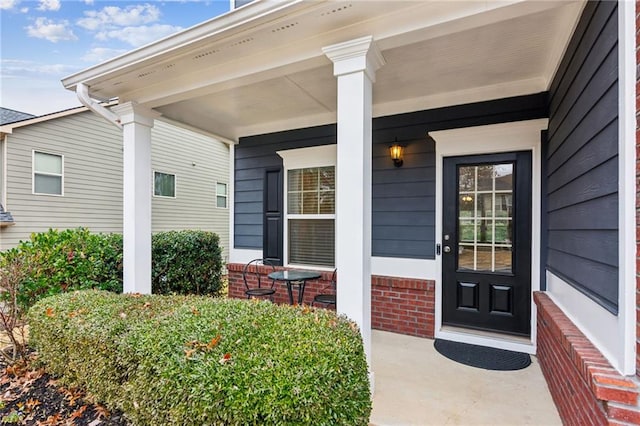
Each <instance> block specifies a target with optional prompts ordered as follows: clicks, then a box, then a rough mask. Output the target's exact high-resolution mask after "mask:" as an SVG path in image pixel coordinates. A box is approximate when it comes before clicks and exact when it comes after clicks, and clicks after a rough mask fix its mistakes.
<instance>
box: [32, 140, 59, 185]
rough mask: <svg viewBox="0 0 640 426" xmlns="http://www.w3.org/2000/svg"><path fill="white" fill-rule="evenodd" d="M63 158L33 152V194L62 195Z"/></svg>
mask: <svg viewBox="0 0 640 426" xmlns="http://www.w3.org/2000/svg"><path fill="white" fill-rule="evenodd" d="M63 170H64V157H63V156H62V155H56V154H47V153H45V152H39V151H33V193H34V194H46V195H63V189H64V185H63V177H64V172H63Z"/></svg>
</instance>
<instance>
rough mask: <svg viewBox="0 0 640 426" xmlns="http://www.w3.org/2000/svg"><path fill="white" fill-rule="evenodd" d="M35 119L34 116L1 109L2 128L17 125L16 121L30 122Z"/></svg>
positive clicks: (0, 120)
mask: <svg viewBox="0 0 640 426" xmlns="http://www.w3.org/2000/svg"><path fill="white" fill-rule="evenodd" d="M33 117H35V115H33V114H28V113H26V112H20V111H16V110H13V109H9V108H2V107H0V126H1V125H4V124H9V123H15V122H16V121H22V120H28V119H30V118H33Z"/></svg>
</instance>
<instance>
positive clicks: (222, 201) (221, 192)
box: [216, 182, 227, 209]
mask: <svg viewBox="0 0 640 426" xmlns="http://www.w3.org/2000/svg"><path fill="white" fill-rule="evenodd" d="M216 207H218V208H219V209H226V208H227V184H226V183H221V182H216Z"/></svg>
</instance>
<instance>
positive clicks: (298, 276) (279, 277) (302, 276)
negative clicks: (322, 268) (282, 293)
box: [269, 270, 322, 305]
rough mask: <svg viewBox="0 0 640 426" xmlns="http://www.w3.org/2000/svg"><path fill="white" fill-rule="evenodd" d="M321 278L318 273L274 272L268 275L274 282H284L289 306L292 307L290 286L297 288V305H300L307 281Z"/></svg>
mask: <svg viewBox="0 0 640 426" xmlns="http://www.w3.org/2000/svg"><path fill="white" fill-rule="evenodd" d="M321 276H322V274H321V273H320V272H318V271H295V270H294V271H276V272H272V273H270V274H269V278H271V279H272V280H276V281H284V282H285V283H286V284H287V292H288V293H289V304H290V305H293V290H292V288H291V286H292V285H297V286H298V305H302V301H303V299H304V288H305V286H306V285H307V281H308V280H315V279H318V278H320V277H321Z"/></svg>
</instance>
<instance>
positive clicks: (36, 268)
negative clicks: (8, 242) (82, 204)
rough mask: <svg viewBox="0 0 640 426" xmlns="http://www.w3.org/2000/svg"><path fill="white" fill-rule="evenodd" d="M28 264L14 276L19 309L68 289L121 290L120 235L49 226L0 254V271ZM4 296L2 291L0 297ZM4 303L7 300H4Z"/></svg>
mask: <svg viewBox="0 0 640 426" xmlns="http://www.w3.org/2000/svg"><path fill="white" fill-rule="evenodd" d="M14 263H20V264H23V265H28V268H26V269H25V270H24V271H23V273H21V274H20V277H18V278H16V279H17V280H18V281H19V282H17V283H16V285H17V287H18V288H17V292H16V293H17V299H16V303H17V304H18V306H19V308H20V309H22V310H26V309H28V308H29V307H30V306H31V305H33V304H34V303H35V302H36V301H37V300H39V299H41V298H43V297H46V296H50V295H53V294H57V293H60V292H63V291H68V290H79V289H89V288H98V289H101V290H109V291H115V292H122V235H119V234H92V233H90V232H89V230H88V229H86V228H77V229H66V230H63V231H59V230H57V229H50V230H49V231H47V232H42V233H33V234H31V238H30V239H29V240H28V241H21V242H20V244H18V246H17V247H15V248H13V249H11V250H7V251H5V252H2V253H0V273H10V268H9V265H11V264H14ZM4 296H6V294H5V293H4V292H3V293H1V294H0V299H1V298H3V297H4ZM5 302H6V301H5Z"/></svg>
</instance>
